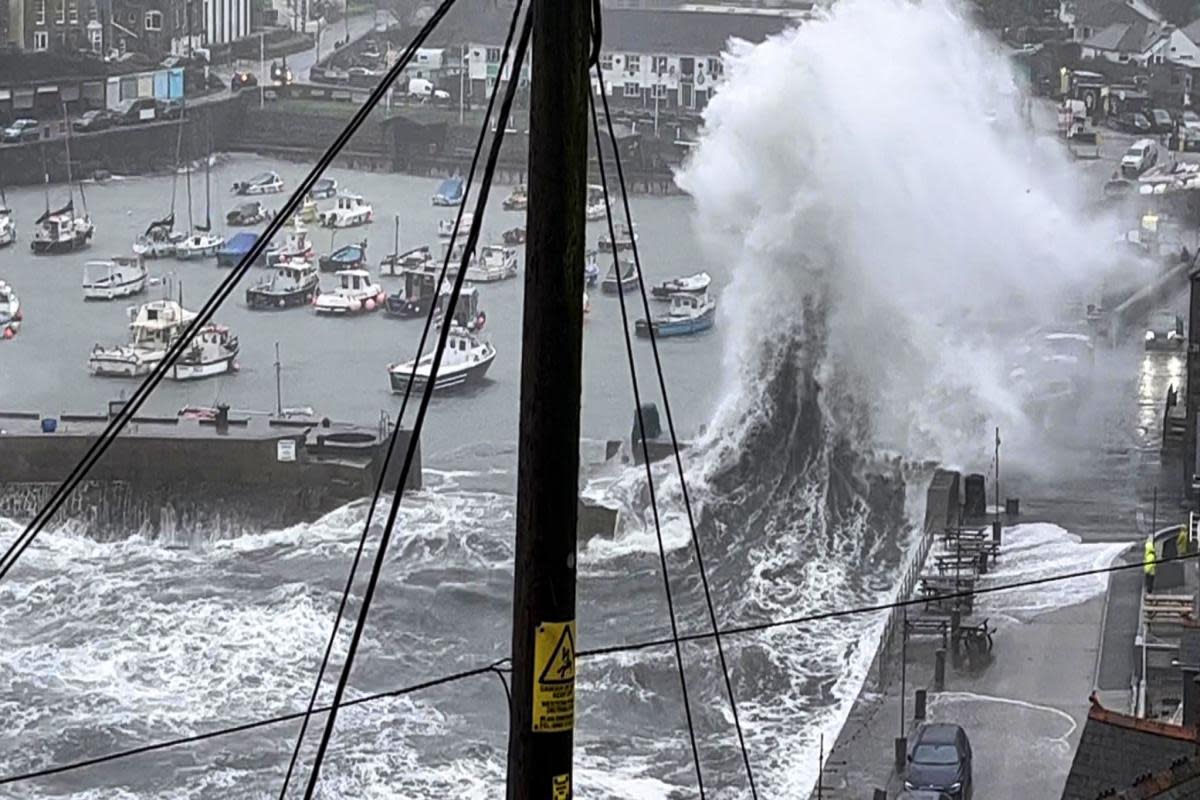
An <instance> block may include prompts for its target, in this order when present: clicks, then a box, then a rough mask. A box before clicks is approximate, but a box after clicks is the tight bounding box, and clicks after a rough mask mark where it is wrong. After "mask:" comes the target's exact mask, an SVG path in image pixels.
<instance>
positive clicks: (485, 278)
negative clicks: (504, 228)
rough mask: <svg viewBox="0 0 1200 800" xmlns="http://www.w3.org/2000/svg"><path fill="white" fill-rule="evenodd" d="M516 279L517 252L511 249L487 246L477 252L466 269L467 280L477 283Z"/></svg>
mask: <svg viewBox="0 0 1200 800" xmlns="http://www.w3.org/2000/svg"><path fill="white" fill-rule="evenodd" d="M515 277H517V251H516V250H514V249H512V248H511V247H499V246H496V245H489V246H487V247H485V248H483V249H482V250H480V251H479V258H477V259H472V264H471V265H470V266H469V267H467V280H469V281H477V282H479V283H491V282H494V281H505V280H508V279H509V278H515Z"/></svg>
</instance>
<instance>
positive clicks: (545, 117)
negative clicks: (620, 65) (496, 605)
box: [508, 0, 592, 800]
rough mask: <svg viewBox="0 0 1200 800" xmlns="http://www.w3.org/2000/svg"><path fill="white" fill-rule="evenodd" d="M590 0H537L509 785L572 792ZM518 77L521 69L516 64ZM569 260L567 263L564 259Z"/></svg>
mask: <svg viewBox="0 0 1200 800" xmlns="http://www.w3.org/2000/svg"><path fill="white" fill-rule="evenodd" d="M591 11H592V4H591V3H583V2H569V3H564V2H561V0H534V2H533V3H532V6H531V8H530V9H529V13H530V14H533V37H532V39H533V41H532V52H531V53H530V64H531V70H532V75H531V76H530V112H529V113H530V117H529V129H530V138H529V183H528V185H529V204H528V207H527V212H526V218H527V226H528V238H527V244H526V251H525V252H526V256H525V320H524V325H523V331H522V341H523V343H524V344H523V348H522V356H521V417H520V420H521V421H520V438H519V449H518V459H517V462H518V471H517V513H516V528H517V530H516V547H515V559H514V561H515V564H514V574H513V628H512V661H513V674H512V703H511V707H510V708H511V713H510V715H509V719H510V723H509V725H510V727H509V738H508V798H509V800H526V798H550V797H554V798H559V797H563V798H569V797H571V796H572V790H573V789H574V787H573V785H572V783H573V780H572V749H573V746H574V728H575V649H576V648H575V643H576V641H577V640H576V632H575V549H576V542H575V539H576V523H577V518H578V514H579V508H578V502H579V405H580V394H581V391H582V378H581V366H582V360H583V304H582V302H581V301H580V298H582V297H583V251H584V225H585V222H584V191H585V187H586V186H587V153H588V148H587V132H588V126H587V109H588V92H589V91H590V87H589V83H588V73H587V69H588V55H589V51H590V49H591V37H590V30H591ZM515 72H517V74H514V75H512V76H511V77H510V78H509V79H510V80H518V79H519V77H520V76H519V70H515ZM563 265H568V268H566V269H564V268H563Z"/></svg>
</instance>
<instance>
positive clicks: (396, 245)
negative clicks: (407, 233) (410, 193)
mask: <svg viewBox="0 0 1200 800" xmlns="http://www.w3.org/2000/svg"><path fill="white" fill-rule="evenodd" d="M392 255H393V256H399V255H400V215H399V214H397V215H396V234H395V237H394V238H393V240H392Z"/></svg>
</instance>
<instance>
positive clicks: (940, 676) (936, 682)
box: [933, 648, 946, 692]
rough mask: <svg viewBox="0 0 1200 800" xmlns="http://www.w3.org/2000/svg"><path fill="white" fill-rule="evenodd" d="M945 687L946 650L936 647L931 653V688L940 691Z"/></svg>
mask: <svg viewBox="0 0 1200 800" xmlns="http://www.w3.org/2000/svg"><path fill="white" fill-rule="evenodd" d="M945 688H946V651H945V650H943V649H941V648H938V650H937V651H936V652H934V654H933V690H934V691H935V692H940V691H942V690H943V689H945Z"/></svg>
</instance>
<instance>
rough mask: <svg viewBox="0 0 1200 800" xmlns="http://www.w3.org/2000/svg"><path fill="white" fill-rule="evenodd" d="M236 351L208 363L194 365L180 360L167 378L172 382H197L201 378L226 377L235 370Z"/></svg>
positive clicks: (199, 362) (201, 362) (200, 362)
mask: <svg viewBox="0 0 1200 800" xmlns="http://www.w3.org/2000/svg"><path fill="white" fill-rule="evenodd" d="M236 358H237V351H236V350H235V351H233V352H232V353H226V354H225V355H222V356H220V357H219V358H215V359H212V360H209V361H198V362H194V363H185V362H183V361H182V360H180V361H178V362H176V363H175V366H173V367H171V371H170V372H169V373H168V374H167V376H168V377H169V378H170V379H171V380H173V381H197V380H202V379H203V378H215V377H216V376H218V375H226V374H228V373H231V372H235V371H236V370H237V364H236V363H235V359H236Z"/></svg>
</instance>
